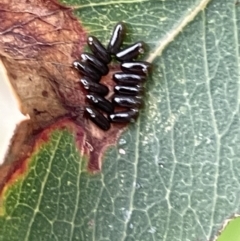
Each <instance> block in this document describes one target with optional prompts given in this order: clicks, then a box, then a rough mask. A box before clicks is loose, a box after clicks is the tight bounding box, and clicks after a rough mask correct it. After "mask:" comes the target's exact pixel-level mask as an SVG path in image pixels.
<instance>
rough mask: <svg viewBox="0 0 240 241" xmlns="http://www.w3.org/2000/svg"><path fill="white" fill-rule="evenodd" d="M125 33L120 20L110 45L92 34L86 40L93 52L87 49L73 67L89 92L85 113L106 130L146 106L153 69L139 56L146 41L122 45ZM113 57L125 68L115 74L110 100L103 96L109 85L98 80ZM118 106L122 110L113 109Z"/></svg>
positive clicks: (133, 117)
mask: <svg viewBox="0 0 240 241" xmlns="http://www.w3.org/2000/svg"><path fill="white" fill-rule="evenodd" d="M125 33H126V26H125V24H124V23H123V22H119V23H118V24H117V25H116V26H115V27H114V30H113V32H112V35H111V37H110V41H109V43H108V47H107V49H106V48H105V47H104V46H103V44H102V43H101V42H100V41H99V40H98V39H97V38H96V37H95V36H89V37H88V39H87V44H88V46H89V48H90V50H91V51H92V53H87V52H84V53H82V54H81V56H80V60H76V61H74V62H73V67H74V68H76V69H77V70H78V71H79V72H80V73H81V74H82V75H83V77H82V78H81V79H80V83H81V84H82V86H83V88H84V89H86V90H87V91H88V92H89V93H88V94H87V95H86V101H87V102H88V104H89V105H88V106H86V107H85V117H86V118H88V119H89V120H91V121H92V122H93V123H94V124H95V125H97V126H98V127H99V128H100V129H102V130H104V131H107V130H109V129H110V127H111V123H129V122H134V121H135V120H136V118H137V117H138V115H139V108H141V107H142V106H143V94H144V88H143V83H144V82H145V81H146V77H147V75H148V74H149V72H150V70H151V64H150V63H148V62H146V61H138V60H136V59H137V58H138V57H139V55H140V54H143V53H144V51H145V43H144V42H143V41H138V42H136V43H134V44H132V45H130V46H127V47H125V48H123V49H121V46H122V43H123V40H124V37H125ZM112 57H114V58H115V59H116V60H118V61H120V62H121V65H120V67H121V70H122V72H118V73H115V74H114V75H113V76H112V80H113V81H114V82H115V83H116V85H115V87H114V95H113V96H112V99H111V101H109V100H107V99H106V98H105V97H104V96H106V95H107V94H108V93H109V89H108V87H107V86H106V85H103V84H101V83H99V82H100V81H101V77H102V76H104V75H107V74H108V72H109V68H108V64H109V63H110V62H111V60H112ZM115 107H116V108H119V107H121V108H122V109H123V110H121V111H117V112H114V109H115Z"/></svg>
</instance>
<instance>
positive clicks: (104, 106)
mask: <svg viewBox="0 0 240 241" xmlns="http://www.w3.org/2000/svg"><path fill="white" fill-rule="evenodd" d="M86 98H87V101H88V102H89V103H90V104H92V105H93V106H94V107H97V108H98V109H100V110H102V111H104V112H106V113H108V114H110V113H112V112H113V105H112V103H111V102H110V101H108V100H106V99H105V98H103V97H101V96H100V95H98V94H93V93H91V94H88V95H86Z"/></svg>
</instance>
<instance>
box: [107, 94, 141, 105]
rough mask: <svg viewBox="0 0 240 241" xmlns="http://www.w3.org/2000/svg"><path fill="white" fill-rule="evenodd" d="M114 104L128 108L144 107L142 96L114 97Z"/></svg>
mask: <svg viewBox="0 0 240 241" xmlns="http://www.w3.org/2000/svg"><path fill="white" fill-rule="evenodd" d="M112 101H113V104H114V105H117V106H122V107H128V108H139V107H141V106H142V105H143V101H142V97H141V96H124V95H114V96H113V99H112Z"/></svg>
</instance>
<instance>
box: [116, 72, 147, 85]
mask: <svg viewBox="0 0 240 241" xmlns="http://www.w3.org/2000/svg"><path fill="white" fill-rule="evenodd" d="M113 80H114V81H115V82H116V83H117V84H119V85H130V86H135V85H139V84H141V83H143V82H144V81H145V80H146V76H143V75H138V74H130V73H123V72H119V73H115V74H114V75H113Z"/></svg>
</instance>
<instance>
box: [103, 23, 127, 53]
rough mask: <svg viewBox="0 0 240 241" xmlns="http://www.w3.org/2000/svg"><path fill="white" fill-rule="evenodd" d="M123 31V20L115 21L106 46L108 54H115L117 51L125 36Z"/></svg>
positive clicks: (124, 30)
mask: <svg viewBox="0 0 240 241" xmlns="http://www.w3.org/2000/svg"><path fill="white" fill-rule="evenodd" d="M125 32H126V29H125V24H124V23H123V22H119V23H117V25H116V26H115V27H114V29H113V32H112V36H111V38H110V41H109V44H108V47H107V50H108V52H109V53H110V54H116V53H117V52H119V50H120V47H121V45H122V42H123V38H124V36H125Z"/></svg>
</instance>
